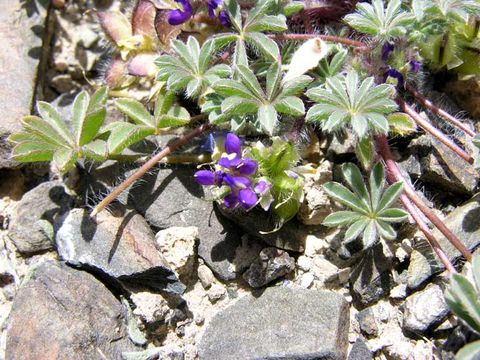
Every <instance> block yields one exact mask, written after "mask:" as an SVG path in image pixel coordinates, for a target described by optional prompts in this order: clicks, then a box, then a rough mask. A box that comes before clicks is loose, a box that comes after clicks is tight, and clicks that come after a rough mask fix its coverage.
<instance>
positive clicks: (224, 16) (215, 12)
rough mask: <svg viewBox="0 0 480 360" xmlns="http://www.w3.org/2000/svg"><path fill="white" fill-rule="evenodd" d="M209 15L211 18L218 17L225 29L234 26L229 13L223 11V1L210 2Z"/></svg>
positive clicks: (211, 0) (213, 0)
mask: <svg viewBox="0 0 480 360" xmlns="http://www.w3.org/2000/svg"><path fill="white" fill-rule="evenodd" d="M208 15H210V17H212V18H213V17H218V20H220V23H221V24H222V25H223V26H225V27H230V26H232V23H231V22H230V18H229V17H228V13H227V12H226V11H225V10H223V1H222V0H209V1H208Z"/></svg>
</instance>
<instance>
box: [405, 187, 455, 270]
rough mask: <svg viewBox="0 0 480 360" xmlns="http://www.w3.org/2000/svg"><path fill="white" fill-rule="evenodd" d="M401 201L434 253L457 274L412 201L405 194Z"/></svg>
mask: <svg viewBox="0 0 480 360" xmlns="http://www.w3.org/2000/svg"><path fill="white" fill-rule="evenodd" d="M400 201H401V202H402V204H403V206H404V208H405V209H406V210H407V212H408V213H409V214H410V215H411V216H412V218H413V220H414V221H415V222H416V223H417V226H418V228H419V229H420V231H421V232H423V234H424V235H425V237H426V238H427V241H428V243H429V244H430V246H431V247H432V249H433V251H435V253H436V254H437V256H438V258H439V259H440V261H441V262H442V263H443V265H444V266H445V268H446V269H447V270H448V271H450V272H451V273H456V272H457V270H455V267H454V266H453V265H452V263H451V261H450V259H449V258H448V256H447V255H446V254H445V252H444V251H443V249H442V247H441V246H440V244H439V243H438V241H437V239H435V236H434V235H433V233H432V231H431V230H430V228H429V227H428V226H427V224H426V223H425V221H423V219H422V217H421V216H420V214H419V213H418V211H417V209H416V208H415V206H414V205H413V204H412V202H411V201H410V199H409V198H408V197H407V196H406V195H405V194H402V195H400Z"/></svg>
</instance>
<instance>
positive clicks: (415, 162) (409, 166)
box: [399, 155, 422, 179]
mask: <svg viewBox="0 0 480 360" xmlns="http://www.w3.org/2000/svg"><path fill="white" fill-rule="evenodd" d="M399 165H400V167H401V168H402V169H403V170H404V171H405V172H407V174H408V175H410V176H411V177H412V178H414V179H418V178H419V177H420V176H421V175H422V166H421V165H420V160H419V159H418V157H417V156H416V155H410V156H409V157H408V158H407V159H406V160H404V161H402V162H400V163H399Z"/></svg>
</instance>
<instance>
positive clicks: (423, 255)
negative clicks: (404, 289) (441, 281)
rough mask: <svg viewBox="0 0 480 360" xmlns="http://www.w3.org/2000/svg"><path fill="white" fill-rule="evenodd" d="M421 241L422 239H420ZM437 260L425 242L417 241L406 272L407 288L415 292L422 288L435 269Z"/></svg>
mask: <svg viewBox="0 0 480 360" xmlns="http://www.w3.org/2000/svg"><path fill="white" fill-rule="evenodd" d="M422 240H423V239H422ZM437 267H438V266H437V259H436V255H435V253H434V252H433V250H432V248H431V247H430V245H429V244H428V243H427V241H426V240H423V241H417V242H416V244H415V249H414V250H413V251H412V253H411V254H410V262H409V264H408V270H407V286H408V288H409V289H412V290H416V289H419V288H420V287H422V285H423V284H424V283H425V281H426V280H428V279H429V278H430V277H431V276H432V275H433V274H434V273H435V272H437V271H438V270H440V271H441V268H438V269H437Z"/></svg>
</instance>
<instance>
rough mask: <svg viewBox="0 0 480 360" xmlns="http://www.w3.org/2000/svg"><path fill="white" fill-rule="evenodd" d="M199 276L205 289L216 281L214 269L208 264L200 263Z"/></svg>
mask: <svg viewBox="0 0 480 360" xmlns="http://www.w3.org/2000/svg"><path fill="white" fill-rule="evenodd" d="M198 278H199V279H200V282H201V283H202V286H203V288H204V289H208V288H209V287H210V286H211V285H212V284H213V283H214V282H215V276H214V275H213V272H212V270H210V268H209V267H208V266H206V265H200V266H199V267H198Z"/></svg>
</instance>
